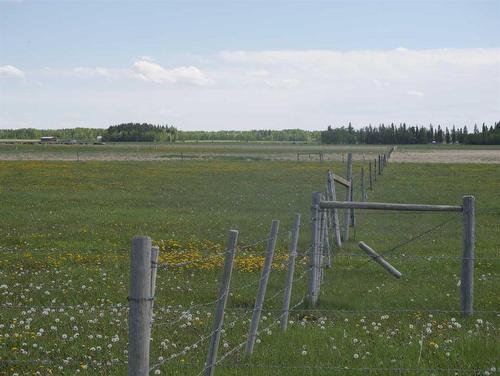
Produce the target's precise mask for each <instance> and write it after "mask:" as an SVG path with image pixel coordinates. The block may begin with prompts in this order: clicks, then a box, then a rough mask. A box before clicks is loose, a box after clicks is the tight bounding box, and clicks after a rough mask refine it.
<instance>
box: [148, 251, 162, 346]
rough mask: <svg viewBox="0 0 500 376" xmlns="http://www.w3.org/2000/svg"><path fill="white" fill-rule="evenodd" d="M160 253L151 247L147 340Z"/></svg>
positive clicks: (150, 326) (150, 324)
mask: <svg viewBox="0 0 500 376" xmlns="http://www.w3.org/2000/svg"><path fill="white" fill-rule="evenodd" d="M159 253H160V248H159V247H151V280H150V283H149V286H150V291H151V298H153V300H151V308H150V310H149V334H148V338H151V329H152V326H153V306H154V296H155V292H156V272H157V271H158V255H159Z"/></svg>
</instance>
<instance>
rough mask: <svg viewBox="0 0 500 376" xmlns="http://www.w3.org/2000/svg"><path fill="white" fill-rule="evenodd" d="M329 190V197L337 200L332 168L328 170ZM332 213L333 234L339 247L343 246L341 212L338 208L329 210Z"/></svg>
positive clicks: (327, 188) (327, 187)
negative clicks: (339, 212)
mask: <svg viewBox="0 0 500 376" xmlns="http://www.w3.org/2000/svg"><path fill="white" fill-rule="evenodd" d="M326 190H327V199H329V200H332V201H337V192H336V189H335V181H334V179H333V172H332V170H328V183H327V186H326ZM329 214H330V222H331V225H332V228H333V235H334V238H335V243H336V244H337V247H339V248H340V247H342V239H341V238H340V223H339V214H338V210H337V209H331V210H329Z"/></svg>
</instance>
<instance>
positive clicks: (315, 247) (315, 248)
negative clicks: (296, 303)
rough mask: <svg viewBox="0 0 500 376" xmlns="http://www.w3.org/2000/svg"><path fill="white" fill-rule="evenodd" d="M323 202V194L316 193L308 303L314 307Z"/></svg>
mask: <svg viewBox="0 0 500 376" xmlns="http://www.w3.org/2000/svg"><path fill="white" fill-rule="evenodd" d="M320 201H321V192H314V193H313V199H312V206H311V250H310V252H309V268H310V269H309V284H308V294H307V298H308V303H309V305H310V306H312V307H314V306H315V305H316V302H317V300H318V286H317V284H318V275H319V265H318V255H319V242H320V239H319V226H320V211H319V203H320Z"/></svg>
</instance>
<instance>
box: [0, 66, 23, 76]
mask: <svg viewBox="0 0 500 376" xmlns="http://www.w3.org/2000/svg"><path fill="white" fill-rule="evenodd" d="M0 77H4V78H19V79H22V80H24V79H25V78H26V75H25V74H24V72H23V71H22V70H20V69H19V68H16V67H14V66H12V65H1V66H0Z"/></svg>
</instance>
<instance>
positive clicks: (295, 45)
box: [0, 0, 500, 130]
mask: <svg viewBox="0 0 500 376" xmlns="http://www.w3.org/2000/svg"><path fill="white" fill-rule="evenodd" d="M499 20H500V0H494V1H450V0H448V1H442V0H434V1H409V0H399V1H375V0H365V1H305V0H304V1H292V0H289V1H277V0H276V1H210V0H207V1H40V0H38V1H29V0H24V1H23V0H9V1H3V0H0V128H2V129H7V128H25V127H33V128H44V129H48V128H72V127H103V128H105V127H108V126H110V125H114V124H119V123H123V122H148V123H154V124H168V125H173V126H175V127H177V128H178V129H181V130H224V129H225V130H249V129H287V128H302V129H309V130H320V129H325V128H326V127H327V126H328V125H332V126H342V125H347V124H348V123H349V122H351V123H352V124H353V125H354V126H355V127H361V126H366V125H368V124H372V125H378V124H380V123H386V124H387V123H392V122H394V123H401V122H406V123H407V124H411V125H428V124H430V123H432V124H441V125H442V126H450V127H451V126H452V125H456V126H463V125H470V124H474V123H478V124H482V123H483V122H486V123H487V124H493V123H494V122H496V121H499V120H500V32H499V31H498V21H499Z"/></svg>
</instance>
